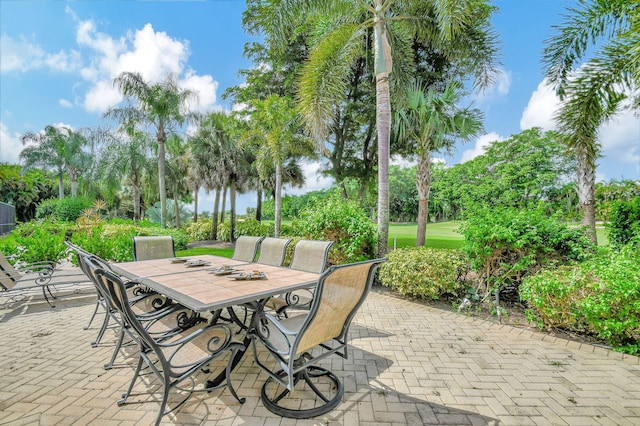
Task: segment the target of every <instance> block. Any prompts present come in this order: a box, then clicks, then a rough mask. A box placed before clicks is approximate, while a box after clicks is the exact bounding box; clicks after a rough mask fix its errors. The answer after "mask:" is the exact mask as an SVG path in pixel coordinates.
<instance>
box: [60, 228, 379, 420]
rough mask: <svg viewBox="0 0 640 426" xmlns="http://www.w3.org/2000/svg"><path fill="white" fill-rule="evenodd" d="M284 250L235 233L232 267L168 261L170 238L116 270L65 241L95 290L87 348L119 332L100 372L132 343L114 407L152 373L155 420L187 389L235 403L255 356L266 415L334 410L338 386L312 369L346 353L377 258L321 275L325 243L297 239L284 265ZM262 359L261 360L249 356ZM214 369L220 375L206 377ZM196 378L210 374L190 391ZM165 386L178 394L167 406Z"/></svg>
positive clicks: (141, 244)
mask: <svg viewBox="0 0 640 426" xmlns="http://www.w3.org/2000/svg"><path fill="white" fill-rule="evenodd" d="M290 242H291V240H289V239H285V238H271V237H267V238H263V237H240V238H239V239H238V240H237V242H236V245H235V249H234V254H233V256H232V258H230V259H229V258H224V257H218V256H210V255H203V256H193V257H189V258H188V259H187V258H176V257H175V251H174V247H173V240H172V238H171V237H135V238H134V241H133V244H134V259H135V260H134V261H133V262H125V263H115V264H110V263H108V262H106V261H104V260H103V259H100V258H99V257H97V256H95V255H93V254H91V253H88V252H86V251H85V250H83V249H82V248H80V247H78V246H76V245H73V244H70V243H68V245H69V247H70V248H71V249H72V250H74V252H75V254H76V257H77V259H78V262H79V264H80V267H81V268H82V270H83V272H84V273H85V274H86V275H87V277H89V279H90V280H91V281H92V283H93V284H94V285H95V289H96V292H97V302H96V307H95V310H94V312H93V315H92V316H91V319H90V321H89V325H88V326H87V327H89V326H90V324H91V322H92V321H93V320H94V319H95V317H96V315H97V313H98V312H100V311H104V314H105V316H104V319H103V323H102V325H101V327H100V330H99V332H98V335H97V337H96V339H95V341H94V342H92V346H96V345H97V344H98V343H99V342H100V341H101V339H103V337H104V333H105V330H106V329H107V328H108V326H109V324H115V325H116V327H117V328H118V329H119V332H118V340H117V343H116V346H115V349H114V352H113V354H112V356H111V359H110V360H109V361H108V362H107V363H106V364H105V368H106V369H109V368H111V367H112V366H113V364H114V362H115V360H116V358H117V357H118V354H119V353H120V351H122V349H123V347H124V342H125V339H126V340H127V341H131V342H134V343H135V344H136V345H137V347H138V350H137V352H138V360H137V364H136V365H135V367H134V373H133V376H132V378H131V382H130V384H129V387H128V389H127V390H126V392H125V393H124V394H123V396H122V399H121V400H119V401H118V404H119V405H121V404H124V403H126V402H127V398H128V397H129V395H130V394H131V392H132V391H133V389H134V387H135V385H136V383H138V382H139V380H145V377H153V376H155V377H157V378H158V379H159V380H160V382H161V383H162V400H161V402H160V409H159V413H158V417H157V419H156V424H159V423H160V421H161V420H162V418H163V416H164V415H166V414H168V413H169V412H171V411H173V410H177V409H178V408H179V407H180V406H181V405H182V404H184V403H185V402H186V401H187V399H188V398H189V397H190V396H191V395H192V393H193V392H196V391H204V392H211V391H212V390H214V389H218V388H222V387H226V388H227V389H228V390H229V392H230V393H231V394H232V395H233V397H234V398H235V399H236V400H237V401H238V402H240V403H243V402H244V398H242V397H241V396H240V395H238V393H237V391H236V389H235V388H234V386H233V380H232V372H233V370H234V368H235V367H236V366H237V364H238V363H239V362H240V361H241V360H242V358H243V356H244V355H245V354H246V353H247V351H248V350H249V349H250V348H252V349H253V352H254V362H255V364H256V365H257V366H259V367H260V369H261V370H263V371H265V372H266V373H267V376H268V377H267V379H266V381H265V383H264V385H263V387H262V391H261V400H262V402H263V404H264V406H265V407H266V408H267V409H268V410H270V411H272V412H273V413H276V414H278V415H281V416H283V417H290V418H311V417H316V416H319V415H322V414H324V413H327V412H329V411H331V410H333V409H334V408H335V407H336V406H337V405H338V404H339V403H340V401H341V400H342V397H343V392H344V390H343V386H342V383H341V380H340V379H339V377H338V376H337V375H336V374H334V373H333V372H332V371H330V370H329V369H327V368H325V366H324V365H326V364H324V365H323V366H321V365H319V364H320V363H321V361H322V360H324V359H325V358H327V357H329V356H331V355H333V354H336V355H338V356H341V357H343V358H346V357H347V334H348V331H349V325H350V323H351V321H352V319H353V317H354V315H355V313H356V311H357V310H358V308H359V307H360V305H361V304H362V303H363V301H364V299H365V298H366V296H367V293H368V291H369V289H370V287H371V284H372V281H373V276H374V272H375V270H376V268H377V267H378V266H379V265H380V264H381V263H382V262H384V259H375V260H370V261H365V262H359V263H354V264H348V265H340V266H331V267H329V268H328V269H326V264H327V255H328V252H329V249H330V247H331V244H332V243H331V242H329V241H311V240H302V241H300V242H298V243H297V244H296V246H295V247H294V250H293V258H292V261H291V263H290V265H289V266H288V267H287V266H284V261H285V255H286V249H287V246H288V245H289V244H290ZM265 351H266V353H268V354H269V356H268V360H266V359H265V357H264V356H262V357H261V358H260V357H259V356H258V354H259V353H262V354H263V355H264V352H265ZM214 360H215V361H216V362H215V363H214V362H213V361H214ZM220 361H221V362H220ZM214 365H216V366H218V367H217V369H218V370H221V371H212V369H213V366H214ZM220 365H224V367H223V368H220V367H219V366H220ZM200 373H206V374H209V375H210V376H211V377H213V378H211V379H209V380H206V382H205V383H204V384H201V385H196V383H197V382H198V380H197V379H196V378H197V377H199V375H200ZM150 374H151V376H149V375H150ZM214 374H216V375H215V376H214ZM172 389H175V390H177V391H180V392H184V393H185V397H184V398H183V399H182V400H181V401H180V402H179V403H177V404H172V405H173V406H172V407H171V408H167V407H168V405H169V404H168V400H169V393H170V391H171V390H172ZM302 399H304V404H302V406H301V404H300V401H301V400H302Z"/></svg>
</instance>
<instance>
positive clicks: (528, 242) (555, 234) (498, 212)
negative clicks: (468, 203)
mask: <svg viewBox="0 0 640 426" xmlns="http://www.w3.org/2000/svg"><path fill="white" fill-rule="evenodd" d="M460 229H461V232H462V234H463V235H464V237H465V241H464V243H463V246H462V248H463V250H464V251H465V253H466V254H467V256H468V257H469V259H471V262H472V267H473V269H474V270H475V271H477V272H478V273H479V275H480V277H481V279H483V281H484V283H485V285H486V290H487V291H490V290H491V289H493V288H502V287H504V286H506V285H509V286H511V287H513V288H515V289H517V288H518V286H519V285H520V283H521V281H522V279H523V278H525V277H527V276H529V275H532V274H534V273H536V272H537V271H539V270H540V269H542V268H544V267H546V266H549V265H552V264H557V265H560V264H563V263H567V262H569V261H571V260H584V259H587V258H588V257H589V256H591V255H593V253H595V250H596V248H595V246H594V245H593V244H592V243H591V242H590V241H589V239H588V237H587V235H586V233H585V232H584V230H583V229H582V228H570V227H569V226H567V225H566V224H565V223H563V222H561V221H560V220H559V217H558V216H552V217H548V216H547V215H546V214H545V213H544V209H543V207H542V206H541V207H539V208H537V209H531V210H522V209H510V208H499V207H493V208H490V209H489V208H487V209H479V210H478V211H474V213H473V214H472V215H469V218H468V219H467V220H466V221H465V222H463V223H462V225H461V228H460Z"/></svg>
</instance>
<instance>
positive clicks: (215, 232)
mask: <svg viewBox="0 0 640 426" xmlns="http://www.w3.org/2000/svg"><path fill="white" fill-rule="evenodd" d="M219 205H220V186H216V196H215V200H214V201H213V217H212V218H211V239H212V240H217V239H218V213H219Z"/></svg>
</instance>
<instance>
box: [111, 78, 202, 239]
mask: <svg viewBox="0 0 640 426" xmlns="http://www.w3.org/2000/svg"><path fill="white" fill-rule="evenodd" d="M113 84H114V86H116V87H117V88H118V89H119V90H120V91H121V92H122V94H123V95H124V96H125V98H127V99H128V100H129V101H131V102H133V101H135V102H136V104H135V105H129V106H127V107H123V108H111V109H109V110H108V111H107V112H106V113H105V117H107V118H112V119H115V120H117V121H118V122H120V124H121V125H122V126H124V127H125V128H126V127H130V126H131V125H132V124H133V125H136V124H139V125H143V126H149V127H151V128H152V129H153V131H155V135H156V141H157V143H158V181H159V192H160V224H161V226H162V227H163V228H164V227H166V226H167V190H166V183H165V175H166V173H165V162H166V152H165V143H166V141H167V137H168V135H169V134H171V133H173V132H175V131H176V127H179V126H182V125H183V124H184V123H186V122H192V121H195V120H196V118H197V114H196V113H194V112H186V111H188V110H189V108H188V107H189V102H190V101H192V100H195V98H196V97H197V94H196V93H195V92H193V91H191V90H188V89H183V88H181V87H180V86H179V85H178V82H177V80H176V76H175V75H173V74H171V75H169V76H168V77H167V78H166V79H165V80H164V81H162V82H159V83H150V82H147V81H145V80H144V79H143V78H142V76H141V75H140V74H139V73H135V72H123V73H122V74H120V75H119V76H118V77H116V78H115V79H114V80H113Z"/></svg>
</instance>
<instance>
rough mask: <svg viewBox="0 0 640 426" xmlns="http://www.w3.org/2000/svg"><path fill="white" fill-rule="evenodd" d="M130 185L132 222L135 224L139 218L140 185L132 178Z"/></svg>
mask: <svg viewBox="0 0 640 426" xmlns="http://www.w3.org/2000/svg"><path fill="white" fill-rule="evenodd" d="M131 187H132V189H133V194H132V195H133V223H135V224H136V225H137V224H138V221H139V220H140V186H139V185H138V182H137V181H135V180H134V181H132V182H131Z"/></svg>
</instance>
